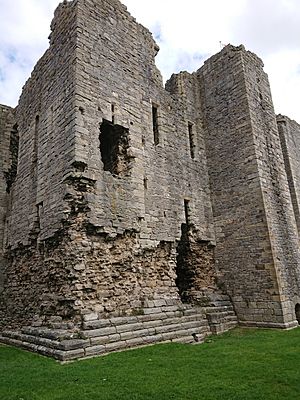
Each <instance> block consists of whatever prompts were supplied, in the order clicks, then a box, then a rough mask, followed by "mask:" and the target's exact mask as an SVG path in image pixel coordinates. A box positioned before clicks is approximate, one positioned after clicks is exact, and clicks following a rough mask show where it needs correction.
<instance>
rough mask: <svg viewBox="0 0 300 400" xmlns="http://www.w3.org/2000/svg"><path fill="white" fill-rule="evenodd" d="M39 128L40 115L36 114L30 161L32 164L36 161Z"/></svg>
mask: <svg viewBox="0 0 300 400" xmlns="http://www.w3.org/2000/svg"><path fill="white" fill-rule="evenodd" d="M39 128H40V117H39V115H37V116H36V117H35V124H34V139H33V140H34V142H33V157H32V162H33V163H34V164H36V163H37V160H38V137H39Z"/></svg>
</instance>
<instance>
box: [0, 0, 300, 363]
mask: <svg viewBox="0 0 300 400" xmlns="http://www.w3.org/2000/svg"><path fill="white" fill-rule="evenodd" d="M51 28H52V33H51V36H50V47H49V49H48V50H47V51H46V53H45V54H44V56H43V57H42V58H41V60H40V61H39V62H38V63H37V65H36V67H35V69H34V71H33V73H32V75H31V77H30V79H29V80H28V81H27V83H26V85H25V87H24V89H23V92H22V95H21V97H20V101H19V104H18V106H17V108H16V109H15V110H12V109H9V108H8V107H5V106H1V114H0V152H1V154H2V157H3V158H1V164H0V169H1V170H0V172H1V174H2V175H1V176H0V211H1V216H2V218H1V221H2V222H0V244H1V250H0V293H1V294H0V299H1V305H0V316H1V318H0V321H1V322H0V327H1V330H2V336H1V337H0V340H2V341H4V342H6V343H13V344H16V345H21V346H23V347H26V348H29V349H32V350H35V351H39V352H41V353H43V354H47V355H52V356H54V357H56V358H58V359H61V360H66V359H72V358H79V357H85V356H91V355H95V354H102V353H105V352H108V351H113V350H117V349H123V348H126V347H131V346H135V345H141V344H147V343H155V342H159V341H165V340H172V341H183V342H190V341H195V340H196V341H199V340H200V341H201V339H203V338H204V337H205V336H206V335H208V334H211V333H219V332H222V331H225V330H227V329H229V328H231V327H233V326H235V325H236V323H237V321H238V322H239V323H240V324H243V325H248V326H264V327H279V328H291V327H294V326H297V325H298V321H297V319H298V320H299V314H298V311H297V310H298V308H297V307H298V306H299V303H300V284H299V279H300V270H299V244H298V226H299V224H298V220H299V209H298V186H299V182H298V179H297V177H298V169H299V168H298V166H299V163H298V154H297V151H296V149H297V148H298V139H296V140H297V143H296V146H293V143H294V142H293V140H294V138H296V137H297V135H298V134H299V131H300V127H299V125H298V124H297V123H295V122H294V121H290V120H289V119H288V118H286V117H278V124H279V129H278V128H277V124H276V117H275V114H274V110H273V105H272V100H271V93H270V88H269V83H268V79H267V76H266V74H265V73H264V72H263V65H262V62H261V60H260V59H259V58H258V57H257V56H255V55H254V54H252V53H250V52H247V51H246V50H245V49H244V47H243V46H240V47H234V46H230V45H229V46H227V47H225V48H224V49H223V50H222V51H221V52H220V53H219V54H217V55H215V56H213V57H212V58H211V59H209V60H208V61H207V62H206V63H205V64H204V66H203V67H202V68H200V69H199V70H198V71H197V72H195V73H193V74H189V73H187V72H182V73H180V74H178V75H173V76H172V77H171V79H170V80H169V81H168V82H167V84H166V88H164V87H163V84H162V78H161V75H160V73H159V71H158V69H157V68H156V66H155V56H156V54H157V52H158V50H159V49H158V46H157V45H156V43H155V41H154V40H153V38H152V35H151V33H150V32H149V31H148V30H147V29H146V28H144V27H143V26H142V25H140V24H138V23H137V22H136V21H135V19H134V18H133V17H132V16H131V15H130V14H129V13H128V12H127V10H126V7H125V6H123V5H122V4H121V3H120V2H119V1H118V0H74V1H70V2H66V1H64V2H63V3H62V4H60V5H59V6H58V8H57V10H56V12H55V17H54V19H53V22H52V26H51ZM299 146H300V143H299ZM3 160H4V161H3ZM299 307H300V306H299Z"/></svg>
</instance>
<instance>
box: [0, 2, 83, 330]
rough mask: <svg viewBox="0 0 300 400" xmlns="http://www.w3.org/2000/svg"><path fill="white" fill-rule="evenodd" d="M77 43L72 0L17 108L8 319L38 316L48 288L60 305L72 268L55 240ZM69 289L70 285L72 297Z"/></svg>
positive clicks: (67, 159) (70, 139) (67, 163)
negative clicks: (16, 151)
mask: <svg viewBox="0 0 300 400" xmlns="http://www.w3.org/2000/svg"><path fill="white" fill-rule="evenodd" d="M75 48H76V9H75V5H74V4H73V3H64V4H61V5H60V6H59V7H58V9H57V10H56V12H55V18H54V20H53V23H52V34H51V38H50V48H49V49H48V50H47V51H46V53H45V54H44V56H43V57H42V58H41V60H40V61H39V62H38V63H37V65H36V67H35V69H34V70H33V72H32V75H31V77H30V79H29V80H28V81H27V83H26V84H25V87H24V89H23V92H22V95H21V97H20V101H19V104H18V106H17V108H16V123H17V125H18V133H19V137H20V139H19V158H18V166H17V171H18V172H17V176H16V178H15V182H14V184H13V185H12V187H11V191H10V206H9V207H10V210H9V212H8V215H7V232H6V236H7V239H6V256H7V259H8V262H7V266H6V281H5V291H4V293H3V296H2V298H1V302H0V304H1V307H0V308H1V313H2V314H1V321H2V322H1V324H2V325H3V324H8V323H10V322H11V320H13V321H15V323H16V322H18V321H19V322H20V321H22V322H24V321H25V320H26V319H27V321H30V319H31V318H32V317H33V315H35V314H38V313H39V311H40V309H43V302H44V298H43V295H45V296H47V295H48V293H50V297H51V296H52V297H53V309H55V307H56V305H57V299H56V298H59V296H60V293H61V292H62V291H63V284H62V282H61V280H60V277H61V276H65V277H66V281H68V273H67V271H66V272H62V271H61V270H62V269H63V268H64V261H63V256H64V255H65V249H62V245H61V246H60V254H59V255H57V254H58V253H59V252H58V250H57V245H56V243H55V240H56V237H58V238H59V240H60V239H61V237H62V234H61V232H62V231H63V229H64V225H63V220H64V200H63V199H64V196H65V195H66V193H65V191H66V185H65V184H64V179H65V176H66V175H67V174H68V173H69V171H70V170H71V169H72V167H71V164H72V162H73V156H74V140H75V139H74V136H75V135H74V125H75V113H74V109H75V102H74V88H75V84H76V81H75V67H74V63H75V60H76V53H75ZM49 238H50V239H49ZM45 240H48V242H47V243H45ZM49 243H52V244H49ZM44 247H45V251H44ZM52 247H53V252H54V255H55V256H53V259H52V250H51V249H52ZM56 259H59V262H58V267H56V266H57V264H56V262H57V260H56ZM54 271H55V272H54ZM68 296H69V292H66V293H65V294H64V297H68Z"/></svg>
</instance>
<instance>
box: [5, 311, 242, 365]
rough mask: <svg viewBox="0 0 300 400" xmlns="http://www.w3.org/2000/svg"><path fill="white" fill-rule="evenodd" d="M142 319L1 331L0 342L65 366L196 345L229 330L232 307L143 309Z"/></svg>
mask: <svg viewBox="0 0 300 400" xmlns="http://www.w3.org/2000/svg"><path fill="white" fill-rule="evenodd" d="M142 312H143V315H137V316H132V317H119V318H112V319H96V318H95V317H94V316H93V315H90V316H86V317H85V321H84V322H83V324H82V328H81V329H76V330H65V329H50V328H45V327H26V328H23V329H22V330H21V331H19V332H12V331H5V332H3V333H2V334H1V336H0V342H2V343H5V344H8V345H12V346H17V347H22V348H25V349H27V350H30V351H33V352H37V353H40V354H43V355H45V356H50V357H53V358H55V359H57V360H59V361H70V360H75V359H80V358H87V357H93V356H98V355H103V354H107V353H110V352H114V351H120V350H125V349H129V348H133V347H139V346H146V345H150V344H155V343H164V342H177V343H194V344H196V343H201V342H203V340H204V339H205V338H206V337H207V336H209V335H211V334H219V333H223V332H225V331H228V330H229V329H231V328H234V327H235V326H236V325H237V318H236V315H235V313H234V311H233V308H232V306H230V305H228V306H226V305H225V306H219V307H207V308H202V307H199V308H195V307H192V306H188V305H184V306H181V307H176V306H170V307H163V308H148V309H144V310H143V311H142Z"/></svg>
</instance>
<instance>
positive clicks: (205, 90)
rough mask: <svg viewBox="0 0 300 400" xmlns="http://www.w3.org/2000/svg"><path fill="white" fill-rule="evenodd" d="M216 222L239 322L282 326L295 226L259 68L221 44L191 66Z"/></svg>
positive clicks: (293, 265)
mask: <svg viewBox="0 0 300 400" xmlns="http://www.w3.org/2000/svg"><path fill="white" fill-rule="evenodd" d="M198 77H199V82H200V85H201V90H202V101H203V107H204V119H205V122H204V126H205V131H206V140H207V141H206V143H207V155H208V165H209V174H210V182H211V190H212V202H213V213H214V220H215V228H216V241H217V246H216V260H217V263H218V267H219V268H220V271H221V273H223V274H224V275H223V279H224V285H225V287H226V289H227V291H228V293H229V294H230V296H231V298H232V300H233V302H234V305H235V309H236V312H237V315H238V317H239V320H240V321H241V322H243V321H244V323H246V324H250V325H251V324H258V325H260V324H261V325H265V326H270V325H271V326H273V325H274V326H276V324H278V326H289V324H294V322H295V318H294V315H293V313H292V311H291V308H287V307H288V306H287V303H286V304H284V303H283V302H284V301H285V300H288V298H289V297H288V290H289V289H288V283H287V281H288V279H287V275H288V274H289V273H288V272H287V271H291V272H290V273H291V274H295V273H296V271H297V266H298V265H299V264H298V263H299V253H298V248H297V232H296V230H295V219H294V215H293V210H292V205H291V199H290V196H289V192H288V187H287V179H286V174H285V170H284V162H283V157H282V152H281V147H280V142H279V135H278V131H277V128H276V121H275V116H274V110H273V105H272V100H271V94H270V90H269V84H268V80H267V76H266V74H265V73H264V72H263V69H262V63H261V61H260V60H259V59H258V58H257V57H256V56H255V55H253V54H252V53H250V52H246V51H245V50H244V48H243V47H240V48H234V47H231V46H228V47H227V48H225V49H224V50H223V51H222V52H221V53H219V54H218V55H216V56H214V57H212V58H211V59H209V60H208V61H207V62H206V63H205V64H204V67H202V68H201V69H200V70H199V71H198Z"/></svg>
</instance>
